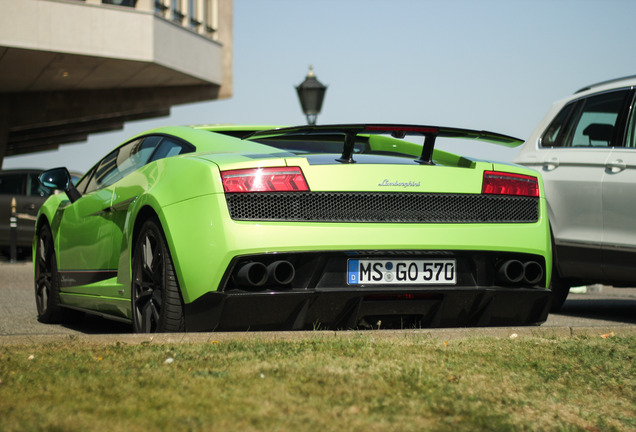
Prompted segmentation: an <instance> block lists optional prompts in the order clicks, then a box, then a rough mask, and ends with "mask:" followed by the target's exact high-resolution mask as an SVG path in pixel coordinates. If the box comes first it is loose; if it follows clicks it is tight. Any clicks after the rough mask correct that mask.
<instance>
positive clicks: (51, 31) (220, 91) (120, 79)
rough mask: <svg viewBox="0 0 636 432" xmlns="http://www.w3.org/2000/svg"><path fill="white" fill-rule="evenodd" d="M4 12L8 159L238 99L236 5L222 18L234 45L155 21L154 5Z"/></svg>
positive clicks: (63, 3)
mask: <svg viewBox="0 0 636 432" xmlns="http://www.w3.org/2000/svg"><path fill="white" fill-rule="evenodd" d="M140 5H141V6H140ZM0 7H1V10H2V11H3V13H2V14H0V114H2V115H4V116H5V120H4V121H5V122H6V123H8V137H7V138H6V139H5V145H4V155H5V156H11V155H17V154H22V153H28V152H33V151H40V150H50V149H54V148H57V147H58V146H59V145H60V144H62V143H67V142H77V141H82V140H85V139H86V138H87V136H88V134H89V133H92V132H99V131H106V130H112V129H117V128H121V127H123V123H124V122H125V121H128V120H137V119H143V118H150V117H156V116H163V115H168V114H169V111H170V107H171V106H172V105H174V104H182V103H190V102H198V101H203V100H210V99H218V98H223V97H229V96H230V95H231V92H232V88H231V86H232V82H231V81H232V80H231V67H232V61H231V58H232V53H231V49H232V43H231V6H229V7H227V8H226V9H227V10H229V17H227V16H226V17H221V19H229V21H230V23H229V26H230V33H229V38H228V40H226V41H224V40H223V39H222V38H221V39H220V40H218V41H217V40H212V39H211V38H209V37H206V36H204V35H201V34H199V33H197V32H196V31H192V30H191V29H189V28H187V27H184V26H183V25H181V24H178V23H176V22H173V21H171V20H168V19H166V18H164V17H161V16H159V15H157V14H155V12H154V2H151V1H148V0H139V1H138V6H137V8H131V7H121V6H111V5H103V4H101V3H98V2H94V1H93V2H91V1H90V0H89V1H87V2H84V1H74V0H57V1H42V0H21V1H15V0H0ZM0 126H1V125H0ZM1 141H2V137H0V144H2V142H1Z"/></svg>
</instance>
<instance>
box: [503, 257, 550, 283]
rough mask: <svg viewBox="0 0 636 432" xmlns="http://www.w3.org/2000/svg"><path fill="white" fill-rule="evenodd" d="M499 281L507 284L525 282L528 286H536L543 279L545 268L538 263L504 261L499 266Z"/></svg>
mask: <svg viewBox="0 0 636 432" xmlns="http://www.w3.org/2000/svg"><path fill="white" fill-rule="evenodd" d="M497 279H499V280H500V281H501V282H504V283H507V284H518V283H521V282H525V283H526V284H528V285H535V284H537V283H539V282H540V281H541V279H543V267H542V266H541V264H539V263H538V262H536V261H527V262H521V261H519V260H508V261H504V263H503V264H501V266H499V270H498V272H497Z"/></svg>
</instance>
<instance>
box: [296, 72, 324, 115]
mask: <svg viewBox="0 0 636 432" xmlns="http://www.w3.org/2000/svg"><path fill="white" fill-rule="evenodd" d="M296 91H297V92H298V99H300V106H301V107H302V109H303V112H304V113H305V115H306V116H307V123H308V124H310V125H315V124H316V118H317V117H318V114H320V109H321V108H322V100H323V99H324V98H325V92H326V91H327V86H325V85H323V84H322V83H321V82H320V81H318V80H317V79H316V75H315V74H314V68H313V67H311V66H309V72H308V73H307V76H306V77H305V81H303V82H302V83H301V84H300V85H299V86H298V87H296Z"/></svg>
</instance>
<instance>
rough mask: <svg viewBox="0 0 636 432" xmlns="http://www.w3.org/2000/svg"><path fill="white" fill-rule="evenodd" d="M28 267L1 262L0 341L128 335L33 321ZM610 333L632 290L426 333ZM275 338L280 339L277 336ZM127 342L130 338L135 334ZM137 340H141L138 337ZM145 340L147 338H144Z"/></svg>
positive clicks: (635, 326)
mask: <svg viewBox="0 0 636 432" xmlns="http://www.w3.org/2000/svg"><path fill="white" fill-rule="evenodd" d="M32 267H33V266H32V263H31V262H18V263H7V262H0V337H2V336H34V335H41V336H47V335H95V334H101V335H112V336H115V335H118V336H117V337H118V338H121V337H122V335H124V334H130V332H131V330H130V326H128V325H126V324H122V323H118V322H114V321H109V320H105V319H102V318H98V317H92V316H89V317H87V318H85V319H84V320H83V321H81V322H80V323H78V324H76V325H73V326H70V325H47V324H42V323H40V322H38V321H37V319H36V309H35V300H34V289H33V268H32ZM583 329H587V330H583ZM590 329H591V330H590ZM612 329H621V330H622V331H626V330H628V329H629V332H632V333H631V334H636V289H634V288H611V287H602V289H601V290H600V291H588V292H586V293H578V294H577V293H575V294H571V295H570V297H568V300H567V301H566V303H565V305H564V307H563V310H562V311H561V313H559V314H552V315H550V316H549V317H548V321H547V322H546V323H544V324H543V325H542V326H541V327H526V328H522V329H514V330H513V329H503V328H500V329H495V328H490V329H489V328H476V329H440V330H434V331H430V332H431V334H434V333H437V334H440V335H446V336H445V337H451V336H453V335H454V337H457V336H458V335H460V334H466V333H475V334H483V335H498V334H502V335H505V334H508V333H520V334H524V333H532V332H533V331H534V332H536V331H538V330H540V331H542V332H552V333H554V334H559V335H561V334H570V333H576V332H577V331H585V332H591V333H592V334H596V333H598V334H601V333H604V332H609V331H611V330H612ZM296 333H297V334H298V333H302V332H296ZM332 333H333V332H332ZM339 333H343V332H339ZM278 334H279V335H281V333H278ZM234 335H237V334H236V333H235V334H234ZM102 337H104V336H102ZM128 337H134V335H129V336H128ZM138 337H143V336H141V335H139V336H138ZM145 337H146V338H147V336H145ZM201 337H203V338H205V337H206V336H204V335H199V336H189V338H201ZM208 337H209V336H208ZM214 337H215V338H218V337H219V334H218V333H215V336H214Z"/></svg>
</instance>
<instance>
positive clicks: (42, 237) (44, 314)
mask: <svg viewBox="0 0 636 432" xmlns="http://www.w3.org/2000/svg"><path fill="white" fill-rule="evenodd" d="M35 304H36V306H37V310H38V320H39V321H40V322H43V323H48V324H55V323H60V322H62V320H63V318H64V310H63V309H62V307H61V306H60V282H59V278H58V272H57V260H56V258H55V248H54V247H53V234H52V233H51V228H50V227H49V225H48V224H46V223H43V224H42V225H41V226H40V228H39V229H38V233H37V246H36V252H35Z"/></svg>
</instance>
